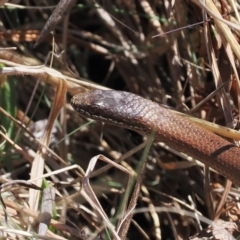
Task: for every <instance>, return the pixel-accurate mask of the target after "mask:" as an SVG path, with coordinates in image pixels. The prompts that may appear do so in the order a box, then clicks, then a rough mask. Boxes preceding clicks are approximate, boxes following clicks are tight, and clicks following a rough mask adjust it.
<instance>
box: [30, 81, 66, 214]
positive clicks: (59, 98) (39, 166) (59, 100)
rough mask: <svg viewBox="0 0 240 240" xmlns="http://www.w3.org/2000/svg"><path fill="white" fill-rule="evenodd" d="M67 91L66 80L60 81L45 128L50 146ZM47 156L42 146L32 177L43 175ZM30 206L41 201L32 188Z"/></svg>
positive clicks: (35, 208) (37, 182)
mask: <svg viewBox="0 0 240 240" xmlns="http://www.w3.org/2000/svg"><path fill="white" fill-rule="evenodd" d="M66 91H67V85H66V82H65V81H64V80H62V81H60V82H59V86H58V88H57V89H56V94H55V98H54V101H53V105H52V109H51V113H50V116H49V120H48V124H47V127H46V130H45V133H44V135H43V138H42V142H43V144H44V145H46V146H48V145H49V142H50V136H51V132H52V129H53V124H54V121H55V120H56V118H57V117H58V114H59V112H60V110H61V108H62V107H63V105H64V103H65V95H66ZM45 156H46V150H45V149H44V148H42V146H40V148H39V150H38V153H37V156H36V158H35V159H34V161H33V164H32V169H31V179H34V178H38V177H39V176H41V175H43V169H44V159H45ZM34 183H35V184H36V185H37V186H39V187H40V186H41V185H42V179H39V180H37V181H35V182H34ZM29 195H30V197H29V206H30V208H31V209H33V210H37V209H38V203H39V192H37V191H34V190H31V189H30V191H29Z"/></svg>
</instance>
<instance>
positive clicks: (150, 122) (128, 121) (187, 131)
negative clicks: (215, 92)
mask: <svg viewBox="0 0 240 240" xmlns="http://www.w3.org/2000/svg"><path fill="white" fill-rule="evenodd" d="M71 105H72V107H73V109H74V110H75V111H76V112H77V113H79V114H80V115H81V116H83V117H86V118H91V119H93V120H97V121H101V122H104V123H107V124H110V125H114V126H119V127H122V128H126V129H130V130H133V131H136V132H138V133H140V134H141V135H144V136H148V135H150V134H151V132H152V131H154V132H155V141H161V142H163V143H165V144H166V145H168V146H169V147H171V148H173V149H175V150H177V151H180V152H183V153H185V154H187V155H188V156H191V157H193V158H194V159H197V160H199V161H200V162H202V163H204V164H205V165H207V166H209V167H211V168H213V169H214V170H216V171H218V172H219V173H220V174H221V175H223V176H224V177H226V178H227V179H229V180H231V181H232V182H233V183H235V184H237V185H240V148H238V147H237V146H236V145H235V144H233V143H231V142H229V141H227V140H226V139H224V138H222V137H220V136H218V135H216V134H214V133H213V132H211V131H209V130H207V129H205V128H203V127H201V126H199V125H197V124H195V123H193V122H192V121H190V120H188V119H187V118H184V117H182V116H180V115H178V114H176V113H174V112H172V111H170V110H169V109H168V108H165V107H163V106H161V105H159V104H158V103H156V102H153V101H151V100H148V99H145V98H143V97H141V96H138V95H136V94H133V93H130V92H124V91H116V90H89V91H86V92H84V93H80V94H77V95H75V96H73V97H72V99H71Z"/></svg>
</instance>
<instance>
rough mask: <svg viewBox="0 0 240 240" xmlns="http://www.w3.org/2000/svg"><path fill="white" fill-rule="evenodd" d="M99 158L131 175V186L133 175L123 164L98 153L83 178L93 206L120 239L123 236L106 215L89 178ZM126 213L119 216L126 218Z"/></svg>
mask: <svg viewBox="0 0 240 240" xmlns="http://www.w3.org/2000/svg"><path fill="white" fill-rule="evenodd" d="M98 160H102V161H104V162H107V163H109V164H112V165H113V166H114V167H116V168H117V169H119V170H121V171H123V172H124V173H126V174H127V175H129V179H128V184H127V186H129V184H130V183H131V182H132V175H131V173H130V172H129V171H128V170H127V169H125V168H124V167H122V166H121V165H118V164H116V163H115V162H113V161H112V160H110V159H109V158H107V157H105V156H103V155H98V156H95V157H93V158H92V159H91V160H90V163H89V167H88V168H87V170H86V174H85V176H84V178H83V189H84V191H85V192H86V193H87V195H88V196H89V198H90V203H91V204H92V205H93V207H94V208H95V209H96V210H97V212H98V214H99V215H100V216H101V217H102V219H103V220H104V223H105V224H106V226H107V227H108V228H109V230H110V231H111V233H112V234H113V236H114V237H115V238H116V239H118V240H120V239H121V238H120V237H119V235H118V233H117V232H118V231H116V230H115V227H114V226H113V225H112V223H111V222H110V221H109V219H108V216H107V215H106V213H105V212H104V210H103V208H102V206H101V204H100V203H99V201H98V199H97V197H96V195H95V193H94V191H93V190H92V188H91V185H90V183H89V178H90V176H91V173H92V172H93V169H94V167H95V165H96V163H97V161H98ZM124 215H125V213H124V212H123V213H122V216H118V217H119V219H124V218H123V216H124Z"/></svg>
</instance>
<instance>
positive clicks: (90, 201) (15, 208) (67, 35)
mask: <svg viewBox="0 0 240 240" xmlns="http://www.w3.org/2000/svg"><path fill="white" fill-rule="evenodd" d="M203 2H204V1H199V0H176V1H170V0H169V1H165V0H140V1H133V0H119V1H117V0H116V1H110V0H105V1H97V2H95V1H90V0H82V1H80V0H79V1H66V3H64V1H60V3H61V4H65V5H66V6H65V5H63V6H64V7H63V11H62V12H61V14H60V16H63V19H62V21H60V22H58V21H56V24H54V25H53V26H51V24H52V22H53V21H55V20H56V18H53V19H52V18H50V16H51V14H52V13H53V10H54V8H55V7H56V5H57V4H58V3H59V1H54V0H45V1H40V0H38V1H37V0H31V1H27V0H22V1H21V0H20V1H1V0H0V7H1V8H0V41H1V42H0V64H1V65H0V67H1V69H0V110H1V111H0V127H1V130H0V133H1V135H0V156H1V162H0V164H1V165H0V166H1V168H0V170H1V172H0V173H1V182H2V183H7V185H3V186H2V188H1V189H0V190H2V194H1V196H2V198H3V202H4V203H5V205H6V206H5V207H6V214H4V209H5V207H4V206H2V207H1V208H0V214H1V215H0V230H1V231H2V232H1V236H2V238H4V239H5V238H7V239H25V238H29V239H32V238H34V237H35V238H40V239H114V238H115V239H189V237H190V236H194V235H195V234H196V233H198V232H201V230H202V229H203V228H206V227H207V226H209V224H210V223H211V220H217V219H222V220H224V221H222V222H219V221H215V223H214V224H215V225H213V227H212V228H211V229H210V230H209V229H208V230H209V231H208V232H207V231H203V232H202V233H201V234H202V235H200V236H198V237H199V238H197V236H195V237H194V238H193V239H203V237H206V239H210V237H211V236H212V235H213V236H214V237H216V239H228V237H229V236H228V234H230V233H229V232H228V231H227V230H229V231H230V232H231V234H235V236H238V235H239V234H238V232H237V231H234V230H236V229H238V227H237V226H235V225H233V224H231V223H230V222H235V223H238V219H239V216H240V211H239V202H238V199H239V195H238V191H237V190H236V189H235V188H233V187H236V186H235V185H232V188H231V184H230V183H229V182H228V181H226V179H224V178H223V177H222V176H220V175H219V174H217V173H216V172H214V171H212V170H211V169H210V180H209V179H208V177H209V174H208V173H209V169H206V171H204V166H203V165H202V164H201V163H198V162H196V161H195V160H194V159H191V158H188V157H187V156H185V155H183V154H181V153H179V152H177V153H176V152H174V150H172V149H169V148H167V146H164V145H162V144H157V143H154V144H153V146H152V147H151V149H150V150H149V153H147V150H146V149H145V152H144V145H143V144H142V142H143V140H144V139H143V137H142V136H140V135H138V134H137V133H134V132H130V131H128V130H125V129H121V128H117V127H113V126H108V125H104V126H103V125H102V124H101V123H99V122H91V121H90V120H89V119H84V118H82V117H80V116H79V115H78V114H77V113H76V112H75V111H74V110H73V109H72V108H71V106H70V104H69V101H70V98H71V96H72V95H74V94H76V93H81V92H84V91H86V90H87V89H92V88H104V89H105V88H112V89H116V90H124V91H130V92H133V93H136V94H138V95H141V96H143V97H145V98H149V99H152V100H154V101H156V102H159V103H161V104H167V105H169V106H171V107H173V108H175V109H176V110H178V111H182V112H188V111H189V110H191V109H193V108H194V110H193V111H191V114H193V115H194V116H195V117H197V118H201V119H204V120H207V121H209V122H216V123H218V124H221V125H225V126H228V127H233V126H234V127H235V125H234V123H235V122H236V120H235V121H234V119H238V113H239V110H238V108H239V104H238V103H239V97H238V96H239V94H238V93H239V83H238V80H239V79H238V73H239V59H240V48H239V44H238V42H239V28H240V27H239V25H238V22H239V18H238V13H237V12H235V11H237V9H239V5H238V3H237V0H219V1H216V0H215V1H213V0H206V3H203ZM70 3H71V5H70V6H68V5H69V4H70ZM171 4H173V5H171ZM66 9H68V11H67V10H66ZM55 11H56V10H55ZM57 11H60V10H59V9H58V8H57ZM55 13H56V12H55ZM221 15H223V18H224V19H225V20H226V21H228V22H229V23H232V25H233V26H229V25H226V24H223V23H222V21H221V20H219V18H222V17H221ZM53 16H55V17H56V15H54V14H53ZM217 16H219V18H216V17H217ZM49 19H50V20H49ZM48 20H49V22H48V23H47V24H46V22H47V21H48ZM195 23H198V24H195ZM45 24H46V25H47V26H49V25H50V29H48V28H46V29H45V32H44V33H43V35H41V38H40V40H39V42H38V45H37V46H34V45H35V44H36V41H37V40H38V38H39V36H40V33H41V31H42V29H43V28H44V25H45ZM192 24H195V25H194V26H191V25H192ZM50 30H53V32H54V34H51V33H49V31H50ZM156 35H157V36H156ZM153 36H156V37H154V38H153ZM223 83H226V84H225V85H224V88H220V87H221V86H222V84H223ZM216 89H217V91H215V90H216ZM214 91H215V94H213V96H211V97H209V98H207V96H208V95H209V94H210V93H212V92H214ZM65 95H66V98H65ZM219 99H221V101H219ZM204 100H205V101H204ZM201 101H203V102H202V104H200V105H199V106H197V104H198V103H200V102H201ZM196 106H197V107H196ZM59 113H60V115H59V116H58V114H59ZM79 127H80V128H79ZM199 141H202V139H199ZM139 145H140V147H138V146H139ZM136 147H138V148H137V149H136ZM139 149H140V150H139ZM99 154H101V155H103V156H105V157H106V158H108V159H109V161H108V163H104V162H102V161H98V162H97V164H96V166H95V168H94V170H96V169H98V172H95V173H94V176H93V177H92V178H91V179H89V175H90V172H89V169H88V168H89V167H90V168H91V167H92V166H93V165H92V164H93V161H94V160H95V158H94V157H96V156H98V155H99ZM145 156H147V157H146V159H147V165H146V166H145V168H146V169H145V170H144V171H143V172H144V174H143V172H142V170H141V169H140V167H139V166H138V165H139V162H140V159H142V158H143V159H144V158H145ZM92 158H94V159H93V161H91V162H90V160H91V159H92ZM106 158H103V157H102V160H106ZM110 159H111V160H112V161H110ZM239 160H240V159H239ZM106 164H107V165H108V166H110V167H108V168H106V166H107V165H106ZM143 165H144V164H143ZM103 167H105V168H103ZM143 175H144V176H143ZM239 175H240V173H239ZM135 176H137V177H139V178H140V179H138V178H137V180H136V178H135ZM131 177H132V178H133V180H134V181H135V180H136V186H137V187H138V188H139V195H138V194H137V191H136V189H135V191H134V193H132V192H131V194H130V199H128V200H127V199H126V198H125V197H124V196H125V192H126V189H127V187H129V186H130V185H131V184H129V182H128V179H131ZM29 178H31V182H33V183H34V184H36V185H37V186H41V187H42V188H43V189H44V190H43V191H39V190H33V189H32V187H33V185H29V183H28V182H27V180H29ZM142 178H143V179H142ZM36 179H38V180H36ZM43 179H44V180H43ZM18 180H25V181H20V182H19V181H18ZM88 180H90V184H91V187H92V189H93V192H94V194H95V198H94V197H93V195H92V194H89V191H90V190H89V188H88ZM141 181H142V182H141ZM82 183H84V186H85V188H86V191H87V192H86V193H84V192H83V191H81V189H82V188H83V184H82ZM224 190H225V192H224ZM129 191H131V188H130V190H129ZM224 193H225V194H224ZM97 199H98V201H99V202H98V201H97ZM134 201H136V206H135V202H134ZM221 201H222V202H221ZM129 203H130V207H129V206H128V204H129ZM100 206H101V207H100ZM40 212H41V214H40ZM126 213H127V215H126V217H125V218H123V216H122V214H126ZM6 215H7V218H6ZM50 219H51V221H50ZM6 220H7V221H6ZM39 222H40V223H41V224H40V223H39ZM49 222H50V223H49ZM129 224H130V227H129V229H128V225H129ZM48 226H49V227H48ZM113 226H115V228H116V229H117V230H118V229H119V227H120V226H121V228H120V231H119V233H116V231H117V230H116V231H115V230H114V229H113ZM217 227H218V230H217V234H218V236H216V231H213V229H215V228H217ZM233 231H234V232H233ZM232 232H233V233H232ZM37 234H38V235H37ZM126 234H127V235H126ZM40 235H42V236H41V237H40ZM118 235H119V236H120V237H118ZM43 236H45V238H43ZM114 236H115V237H114ZM229 239H230V238H229Z"/></svg>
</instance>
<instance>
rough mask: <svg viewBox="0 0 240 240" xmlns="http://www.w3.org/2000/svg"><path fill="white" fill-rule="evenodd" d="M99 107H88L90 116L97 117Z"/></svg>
mask: <svg viewBox="0 0 240 240" xmlns="http://www.w3.org/2000/svg"><path fill="white" fill-rule="evenodd" d="M99 110H100V108H99V106H98V105H91V106H89V107H88V112H89V114H90V115H97V114H98V113H99Z"/></svg>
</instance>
